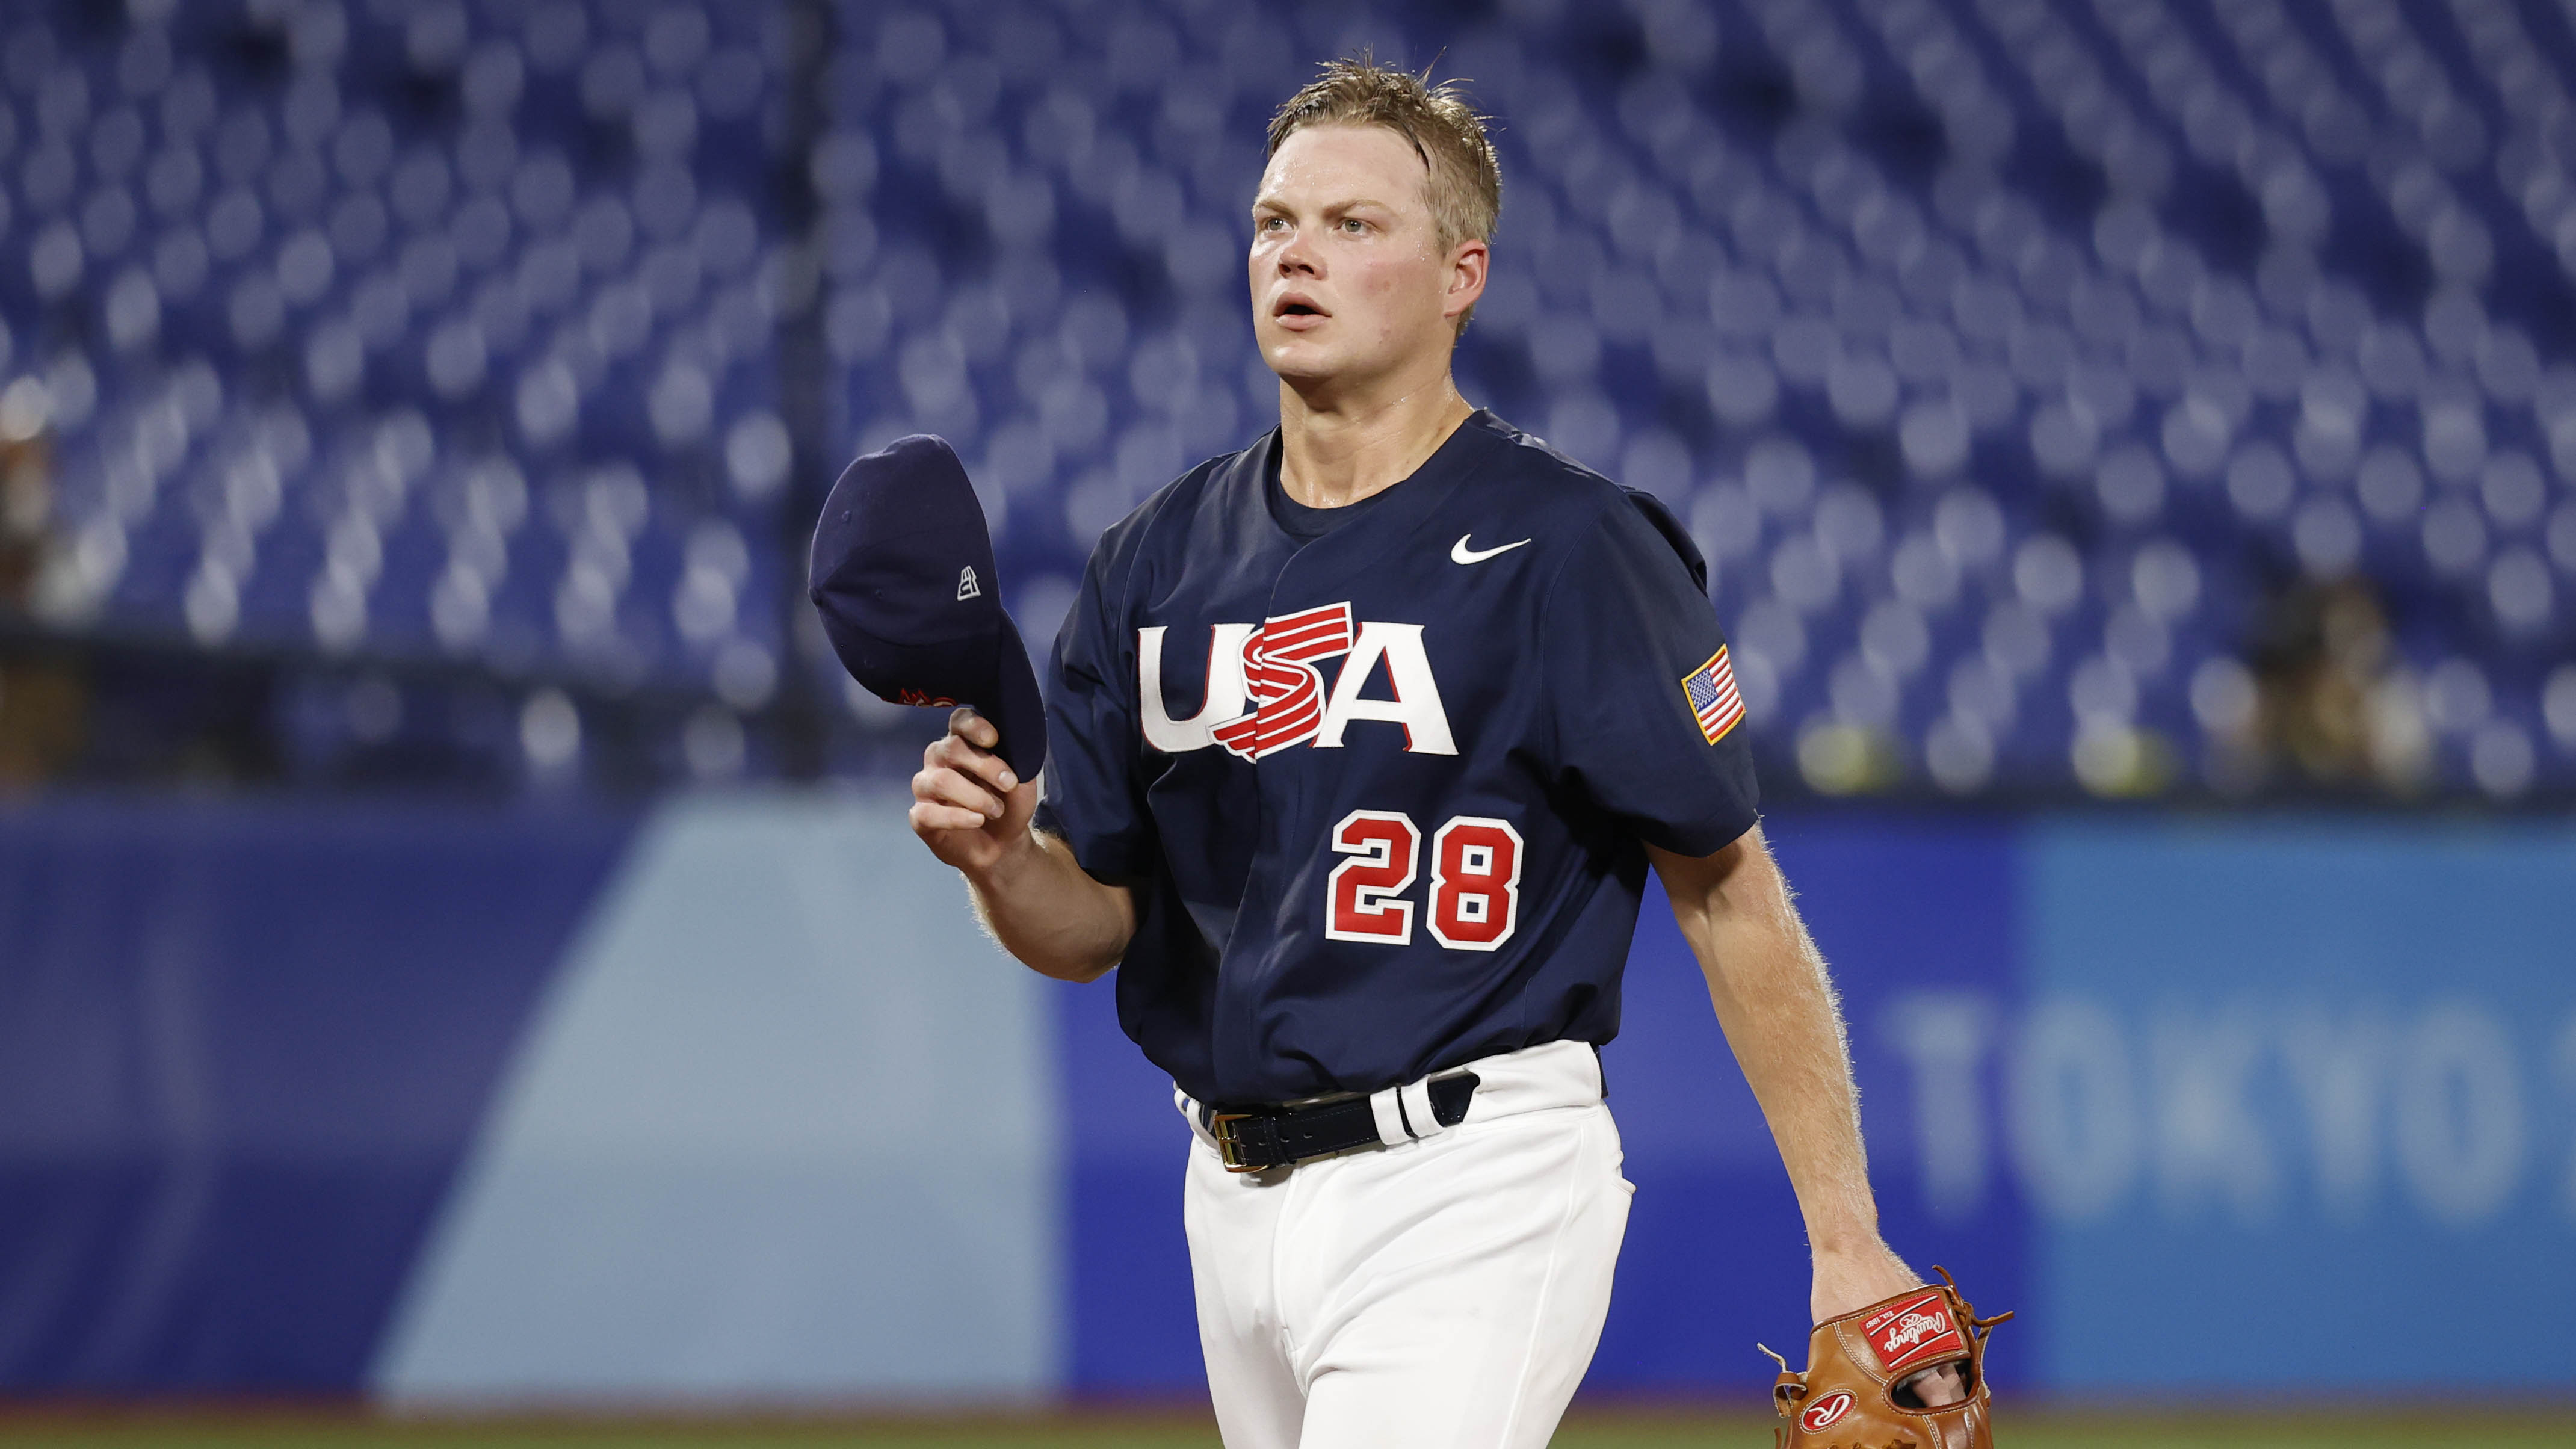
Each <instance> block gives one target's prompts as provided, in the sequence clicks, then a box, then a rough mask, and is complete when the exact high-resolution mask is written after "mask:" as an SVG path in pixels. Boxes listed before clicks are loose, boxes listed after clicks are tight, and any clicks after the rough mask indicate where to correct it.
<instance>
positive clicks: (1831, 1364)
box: [1756, 1268, 2012, 1449]
mask: <svg viewBox="0 0 2576 1449" xmlns="http://www.w3.org/2000/svg"><path fill="white" fill-rule="evenodd" d="M1932 1271H1933V1272H1935V1273H1939V1274H1940V1275H1941V1282H1940V1283H1939V1284H1938V1285H1936V1286H1932V1287H1925V1288H1915V1289H1910V1290H1908V1291H1906V1292H1904V1293H1900V1294H1898V1295H1897V1296H1895V1297H1894V1298H1890V1299H1888V1300H1886V1301H1885V1302H1883V1303H1873V1304H1871V1305H1870V1306H1868V1307H1867V1308H1863V1309H1860V1310H1859V1311H1857V1312H1854V1313H1846V1314H1844V1315H1843V1316H1842V1317H1840V1318H1836V1319H1831V1320H1829V1321H1827V1322H1824V1323H1819V1324H1817V1325H1816V1329H1815V1332H1814V1333H1813V1334H1812V1335H1810V1336H1809V1337H1808V1340H1807V1371H1806V1372H1805V1373H1796V1372H1792V1371H1791V1369H1790V1368H1789V1363H1788V1360H1786V1359H1783V1358H1781V1357H1780V1355H1778V1354H1776V1353H1771V1350H1770V1349H1768V1348H1764V1349H1763V1350H1762V1351H1763V1352H1764V1353H1771V1357H1772V1359H1773V1360H1774V1361H1775V1362H1777V1363H1778V1364H1779V1365H1780V1377H1779V1379H1778V1381H1777V1382H1775V1383H1774V1384H1773V1385H1772V1388H1771V1403H1772V1407H1773V1408H1774V1409H1776V1410H1778V1411H1779V1415H1780V1427H1779V1431H1778V1442H1779V1449H1992V1446H1993V1445H1994V1442H1995V1436H1994V1429H1993V1426H1992V1424H1991V1423H1990V1414H1989V1400H1988V1397H1987V1394H1986V1372H1985V1369H1986V1334H1987V1332H1988V1331H1989V1330H1991V1329H1992V1328H1993V1327H1994V1326H1995V1325H1996V1324H1998V1323H2001V1322H2003V1321H2004V1320H2005V1319H2007V1318H2010V1317H2012V1315H2011V1314H2010V1313H1999V1314H1996V1315H1995V1316H1994V1317H1992V1318H1979V1317H1977V1316H1976V1312H1975V1310H1973V1309H1971V1308H1969V1307H1968V1302H1967V1300H1966V1299H1964V1298H1961V1297H1960V1296H1959V1289H1958V1285H1957V1284H1955V1283H1953V1282H1951V1281H1950V1275H1949V1273H1948V1272H1947V1271H1946V1270H1944V1269H1940V1268H1934V1269H1933V1270H1932ZM1756 1346H1757V1347H1759V1345H1756ZM1945 1366H1949V1367H1950V1372H1949V1373H1948V1374H1944V1375H1940V1377H1942V1378H1944V1379H1950V1380H1954V1382H1953V1383H1952V1384H1951V1385H1950V1393H1952V1394H1956V1393H1957V1392H1958V1390H1959V1389H1961V1388H1964V1389H1965V1391H1966V1392H1965V1394H1964V1396H1962V1397H1958V1398H1956V1399H1955V1401H1952V1402H1944V1403H1940V1404H1937V1405H1936V1404H1933V1403H1930V1402H1927V1399H1926V1395H1925V1394H1923V1393H1922V1392H1919V1391H1918V1390H1919V1389H1920V1388H1921V1387H1922V1386H1923V1384H1924V1382H1925V1380H1927V1379H1928V1378H1931V1377H1933V1376H1934V1374H1935V1371H1937V1370H1940V1369H1942V1368H1943V1367H1945ZM1932 1397H1946V1395H1943V1394H1941V1393H1939V1392H1937V1391H1936V1392H1935V1393H1934V1394H1933V1395H1932Z"/></svg>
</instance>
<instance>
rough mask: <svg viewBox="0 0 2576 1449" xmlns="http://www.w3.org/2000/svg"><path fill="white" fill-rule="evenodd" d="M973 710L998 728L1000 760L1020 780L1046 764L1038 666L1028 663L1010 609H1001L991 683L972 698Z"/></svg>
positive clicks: (1045, 730) (1044, 728) (1045, 737)
mask: <svg viewBox="0 0 2576 1449" xmlns="http://www.w3.org/2000/svg"><path fill="white" fill-rule="evenodd" d="M975 708H976V711H977V712H978V713H980V714H982V715H983V716H984V717H985V718H986V719H989V720H991V721H992V722H993V728H994V729H996V730H998V731H1000V732H1001V736H1002V743H1001V747H1000V749H999V750H998V751H997V753H999V754H1000V755H1001V757H1002V763H1004V764H1006V765H1009V766H1010V767H1011V773H1012V774H1014V775H1017V776H1018V777H1020V778H1021V779H1023V780H1034V779H1036V778H1037V777H1038V771H1039V770H1040V769H1041V768H1043V767H1044V766H1045V765H1046V756H1047V721H1046V701H1045V698H1044V697H1043V696H1042V695H1040V694H1039V693H1038V676H1037V670H1036V669H1035V668H1033V667H1031V665H1030V663H1029V650H1028V646H1027V645H1026V644H1024V643H1022V642H1021V640H1020V628H1019V625H1017V624H1015V623H1013V622H1012V621H1011V615H1010V611H1009V610H1007V609H1005V610H1003V611H1002V632H1001V635H1000V636H999V637H998V638H996V639H995V640H994V641H993V686H992V692H991V694H990V696H989V697H987V698H981V699H978V700H976V702H975Z"/></svg>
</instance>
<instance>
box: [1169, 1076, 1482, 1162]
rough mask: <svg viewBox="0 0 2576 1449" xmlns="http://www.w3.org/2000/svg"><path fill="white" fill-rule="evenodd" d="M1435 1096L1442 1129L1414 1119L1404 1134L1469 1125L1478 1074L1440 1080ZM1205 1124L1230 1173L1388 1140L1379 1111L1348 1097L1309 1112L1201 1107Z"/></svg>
mask: <svg viewBox="0 0 2576 1449" xmlns="http://www.w3.org/2000/svg"><path fill="white" fill-rule="evenodd" d="M1429 1095H1430V1097H1431V1115H1432V1116H1433V1117H1434V1118H1436V1119H1438V1122H1437V1127H1435V1126H1434V1125H1433V1124H1431V1123H1424V1124H1422V1125H1421V1127H1419V1128H1417V1127H1416V1126H1415V1125H1414V1123H1412V1122H1411V1121H1409V1120H1408V1121H1406V1122H1405V1123H1404V1130H1405V1131H1406V1132H1407V1133H1409V1134H1411V1135H1413V1136H1415V1137H1424V1136H1428V1135H1430V1132H1432V1131H1436V1130H1438V1127H1455V1126H1457V1125H1458V1124H1459V1123H1461V1122H1463V1121H1465V1120H1467V1102H1468V1099H1469V1098H1472V1097H1474V1096H1475V1095H1476V1074H1475V1073H1474V1072H1459V1073H1457V1074H1456V1075H1454V1076H1446V1077H1434V1078H1432V1079H1431V1082H1430V1084H1429ZM1404 1110H1405V1108H1404V1099H1403V1098H1402V1097H1401V1096H1398V1097H1397V1098H1396V1111H1397V1113H1398V1114H1399V1115H1401V1114H1403V1113H1404ZM1199 1125H1201V1126H1203V1127H1205V1128H1207V1130H1208V1135H1209V1136H1211V1137H1214V1138H1215V1139H1216V1150H1217V1155H1218V1156H1219V1157H1221V1158H1223V1159H1224V1161H1225V1170H1226V1171H1228V1172H1265V1171H1268V1170H1269V1169H1271V1168H1273V1167H1284V1166H1286V1165H1288V1164H1290V1163H1295V1162H1303V1161H1305V1160H1306V1159H1308V1158H1310V1157H1329V1156H1331V1155H1332V1154H1333V1153H1336V1152H1348V1151H1350V1150H1351V1149H1352V1148H1354V1147H1375V1146H1378V1145H1380V1144H1381V1143H1383V1142H1384V1141H1385V1139H1384V1138H1382V1137H1380V1136H1379V1135H1378V1130H1377V1111H1376V1109H1375V1108H1373V1107H1371V1106H1370V1105H1369V1099H1368V1098H1366V1097H1343V1098H1340V1099H1338V1100H1336V1101H1331V1102H1317V1103H1314V1104H1312V1105H1310V1106H1305V1107H1249V1108H1245V1109H1244V1110H1242V1111H1229V1110H1225V1109H1222V1108H1217V1107H1201V1108H1199Z"/></svg>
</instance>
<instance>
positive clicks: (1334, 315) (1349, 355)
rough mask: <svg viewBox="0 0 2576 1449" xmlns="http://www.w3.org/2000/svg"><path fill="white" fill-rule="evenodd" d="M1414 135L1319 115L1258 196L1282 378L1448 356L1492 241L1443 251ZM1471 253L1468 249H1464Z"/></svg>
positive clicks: (1271, 327) (1262, 281) (1281, 154)
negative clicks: (1330, 121) (1321, 119)
mask: <svg viewBox="0 0 2576 1449" xmlns="http://www.w3.org/2000/svg"><path fill="white" fill-rule="evenodd" d="M1430 179H1431V178H1430V173H1429V171H1428V170H1427V169H1426V168H1425V167H1424V166H1423V164H1422V158H1421V157H1420V156H1417V155H1415V154H1414V151H1413V145H1412V143H1411V142H1409V141H1407V140H1405V139H1404V138H1403V137H1402V136H1400V135H1398V134H1396V133H1395V132H1393V131H1390V130H1387V129H1386V128H1385V127H1382V126H1310V127H1308V128H1307V129H1305V130H1302V131H1299V132H1297V133H1296V134H1295V135H1293V136H1290V137H1289V138H1288V139H1287V141H1286V142H1284V143H1282V144H1281V146H1280V147H1279V151H1278V154H1276V155H1274V156H1272V157H1271V158H1270V166H1269V169H1268V170H1266V171H1264V172H1263V173H1262V177H1261V193H1260V195H1259V196H1258V197H1256V198H1255V199H1254V201H1253V206H1252V257H1251V273H1252V328H1253V336H1254V338H1255V340H1257V341H1258V342H1259V343H1260V346H1261V355H1262V357H1263V359H1264V360H1266V361H1267V362H1268V363H1269V364H1270V367H1271V370H1272V371H1274V372H1276V373H1278V374H1279V375H1280V376H1281V377H1282V378H1284V379H1286V380H1287V381H1289V382H1290V383H1291V384H1295V383H1299V382H1327V381H1339V382H1362V381H1365V380H1368V379H1370V378H1376V377H1386V376H1398V377H1401V376H1402V375H1403V374H1406V373H1409V372H1413V371H1418V370H1421V369H1422V368H1424V367H1426V366H1429V367H1444V368H1445V366H1446V364H1447V358H1448V355H1449V349H1450V347H1451V345H1452V344H1453V343H1454V341H1455V340H1456V335H1457V324H1456V318H1457V316H1458V314H1459V313H1460V312H1463V311H1465V310H1466V309H1467V308H1468V307H1470V306H1472V305H1474V303H1475V300H1476V298H1477V297H1478V296H1479V295H1481V294H1482V293H1483V291H1484V266H1483V262H1484V245H1485V244H1484V243H1483V242H1481V241H1470V242H1463V243H1461V244H1460V245H1459V247H1458V249H1457V252H1456V253H1453V254H1449V255H1444V254H1442V253H1441V252H1440V250H1439V247H1438V241H1437V235H1436V233H1437V229H1436V227H1435V226H1434V224H1433V222H1432V217H1431V204H1430V199H1429V197H1428V195H1427V194H1426V193H1427V191H1428V188H1429V184H1430ZM1462 254H1463V257H1462Z"/></svg>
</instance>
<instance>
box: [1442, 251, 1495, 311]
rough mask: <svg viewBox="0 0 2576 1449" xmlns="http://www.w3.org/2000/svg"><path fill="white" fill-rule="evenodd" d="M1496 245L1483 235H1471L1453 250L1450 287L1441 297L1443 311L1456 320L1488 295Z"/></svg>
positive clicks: (1450, 255) (1450, 262) (1450, 254)
mask: <svg viewBox="0 0 2576 1449" xmlns="http://www.w3.org/2000/svg"><path fill="white" fill-rule="evenodd" d="M1493 259H1494V258H1493V249H1492V248H1491V247H1488V246H1487V245H1485V241H1484V239H1483V238H1482V237H1469V238H1468V239H1467V240H1465V241H1462V242H1460V243H1458V245H1457V247H1456V248H1455V249H1454V250H1452V251H1451V252H1450V253H1449V290H1448V293H1447V295H1445V296H1444V297H1442V298H1441V302H1440V315H1441V316H1443V317H1447V318H1450V319H1452V320H1455V319H1456V318H1457V317H1458V315H1459V314H1460V313H1462V312H1465V311H1466V310H1467V309H1468V308H1470V307H1473V306H1475V305H1476V301H1477V299H1478V298H1480V297H1482V296H1484V295H1485V275H1486V272H1487V270H1488V269H1489V268H1490V267H1491V266H1492V265H1493Z"/></svg>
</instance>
